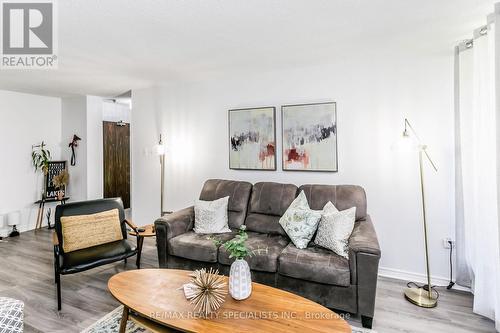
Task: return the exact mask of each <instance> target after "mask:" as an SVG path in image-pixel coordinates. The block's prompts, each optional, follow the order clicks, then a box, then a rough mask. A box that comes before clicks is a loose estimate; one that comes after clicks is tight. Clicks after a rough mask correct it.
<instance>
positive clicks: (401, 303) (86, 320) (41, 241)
mask: <svg viewBox="0 0 500 333" xmlns="http://www.w3.org/2000/svg"><path fill="white" fill-rule="evenodd" d="M51 232H52V231H49V230H47V229H42V230H38V231H36V232H35V231H28V232H25V233H22V234H21V236H20V237H17V238H13V239H9V238H7V239H5V240H4V241H2V242H0V296H4V297H12V298H16V299H20V300H22V301H24V303H25V319H24V322H25V332H58V333H70V332H80V331H81V330H83V329H84V328H86V327H88V326H90V325H91V324H92V323H94V322H95V321H96V320H97V319H99V318H101V317H102V316H104V315H105V314H107V313H108V312H110V311H112V310H113V309H115V308H116V307H117V306H118V305H119V304H118V302H117V301H115V300H114V299H113V297H112V296H111V295H110V294H109V292H108V291H107V281H108V279H109V278H110V277H111V276H112V275H114V274H116V273H118V272H121V271H124V270H127V269H135V258H131V259H129V261H128V264H127V265H125V264H124V263H123V262H120V263H115V264H110V265H106V266H102V267H98V268H95V269H92V270H89V271H86V272H82V273H79V274H74V275H66V276H62V277H61V278H62V303H63V307H62V311H60V312H58V311H57V305H56V288H55V284H54V271H53V254H52V243H51ZM142 267H145V268H146V267H158V261H157V254H156V248H155V243H154V239H152V238H149V239H146V240H145V242H144V249H143V256H142ZM404 286H405V282H404V281H400V280H394V279H388V278H382V277H381V278H380V279H379V284H378V290H377V302H376V310H375V320H374V327H373V328H374V330H376V331H377V332H378V333H392V332H422V333H424V332H425V333H429V332H443V333H444V332H453V333H461V332H495V329H494V324H493V322H492V321H490V320H488V319H486V318H484V317H481V316H478V315H476V314H474V313H472V295H470V294H469V293H466V292H461V291H454V290H452V291H447V290H446V289H445V288H440V289H439V291H440V293H441V296H440V299H439V305H438V307H437V308H435V309H422V308H419V307H416V306H414V305H412V304H410V303H408V302H407V301H406V300H405V299H404V298H403V296H402V290H403V288H404ZM350 322H351V324H352V325H356V326H360V323H359V319H357V318H351V320H350Z"/></svg>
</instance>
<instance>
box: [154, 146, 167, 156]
mask: <svg viewBox="0 0 500 333" xmlns="http://www.w3.org/2000/svg"><path fill="white" fill-rule="evenodd" d="M166 149H167V148H166V147H165V145H164V144H159V145H156V146H155V152H156V155H158V156H162V155H165V151H166Z"/></svg>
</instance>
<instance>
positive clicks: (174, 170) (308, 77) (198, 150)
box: [132, 50, 454, 278]
mask: <svg viewBox="0 0 500 333" xmlns="http://www.w3.org/2000/svg"><path fill="white" fill-rule="evenodd" d="M337 59H343V61H339V62H337V63H336V64H332V65H328V66H317V67H309V68H296V69H293V70H280V71H274V72H269V71H265V72H264V71H262V72H255V73H242V74H230V73H227V74H221V75H220V76H219V77H217V78H214V79H207V80H206V81H204V82H195V83H186V82H184V83H183V82H174V83H169V84H165V86H163V87H161V88H155V89H149V90H142V91H135V92H133V97H132V100H133V105H134V108H133V111H132V118H133V122H132V124H133V137H132V142H133V150H134V159H133V166H132V168H133V178H132V182H133V188H132V195H133V200H134V201H133V210H134V213H138V216H140V218H141V220H140V221H139V223H141V224H142V223H151V222H152V221H153V219H154V218H155V217H156V216H158V214H157V213H156V211H158V207H159V203H158V199H157V198H158V197H159V195H158V182H159V175H158V171H159V169H158V168H159V167H158V165H157V161H156V159H154V158H150V157H146V156H144V153H143V151H144V149H145V148H147V147H150V146H151V145H154V143H155V140H156V139H157V137H156V135H157V133H158V132H159V131H160V129H161V131H163V133H164V134H166V142H167V146H168V154H167V171H166V184H165V185H166V199H165V205H166V209H169V210H176V209H180V208H182V207H185V206H188V205H191V204H192V202H193V200H194V199H195V198H196V197H197V196H198V194H199V191H200V188H201V186H202V183H203V182H204V181H205V180H206V179H207V178H215V177H218V178H228V179H241V180H247V181H250V182H257V181H278V182H291V183H295V184H297V185H299V184H305V183H322V184H358V185H361V186H363V187H364V188H365V189H366V191H367V195H368V211H369V213H370V214H371V215H372V217H373V220H374V223H375V226H376V230H377V233H378V236H379V241H380V244H381V247H382V259H381V267H383V268H387V269H389V271H395V272H399V271H405V272H410V273H416V274H424V273H425V261H424V248H423V235H422V224H421V201H420V192H419V178H418V168H417V155H416V153H415V154H410V155H404V154H403V155H401V154H400V153H397V152H394V151H393V150H391V146H392V145H393V143H394V141H395V140H396V139H397V138H398V136H399V135H400V133H401V132H402V127H403V119H404V117H405V116H407V117H408V118H409V119H410V121H412V123H413V125H414V127H415V128H416V129H417V130H418V131H419V134H420V136H421V137H422V138H425V140H426V142H427V143H428V145H429V147H430V148H429V153H430V154H431V155H432V156H433V157H434V159H435V161H436V163H437V165H438V167H439V172H438V173H434V172H432V171H431V169H430V168H429V167H428V166H427V167H426V177H427V179H426V185H427V195H428V202H427V203H428V218H429V225H430V227H429V229H430V230H429V239H430V253H431V258H430V259H431V273H432V275H433V276H437V277H442V278H445V277H447V276H448V274H449V272H448V252H447V251H446V250H444V249H443V248H442V242H441V239H442V238H444V237H448V236H451V235H453V234H454V209H453V202H454V182H453V179H454V176H453V168H454V160H453V151H454V145H453V107H452V100H453V95H452V93H453V85H452V84H453V55H452V53H451V52H450V54H429V55H422V54H419V55H416V54H405V55H403V54H400V55H398V54H392V55H390V54H389V52H387V53H384V54H375V53H374V52H372V53H369V52H368V50H363V52H360V54H359V56H358V57H356V56H352V55H349V56H346V57H344V58H341V57H340V58H339V57H338V58H337ZM330 100H333V101H336V102H337V112H338V150H339V154H338V156H339V172H338V173H314V172H309V173H307V172H293V173H291V172H283V171H280V170H279V169H281V155H280V154H281V137H280V133H281V125H280V124H281V112H280V109H279V106H280V105H283V104H293V103H307V102H321V101H330ZM273 105H274V106H276V107H277V121H276V123H277V147H278V171H276V172H265V171H236V170H229V168H228V129H227V110H228V109H231V108H239V107H258V106H273ZM145 118H147V119H145ZM153 119H155V120H156V123H155V122H154V121H153ZM139 212H140V213H139ZM136 220H137V218H136Z"/></svg>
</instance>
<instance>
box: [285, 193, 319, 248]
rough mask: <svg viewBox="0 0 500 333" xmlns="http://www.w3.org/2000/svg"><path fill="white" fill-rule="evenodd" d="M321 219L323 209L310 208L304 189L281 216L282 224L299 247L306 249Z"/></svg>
mask: <svg viewBox="0 0 500 333" xmlns="http://www.w3.org/2000/svg"><path fill="white" fill-rule="evenodd" d="M320 219H321V211H317V210H312V209H311V208H309V204H308V203H307V198H306V195H305V193H304V191H302V192H300V194H299V196H298V197H297V198H295V200H294V201H293V202H292V203H291V205H290V207H288V209H287V210H286V212H285V214H283V216H282V217H281V218H280V222H279V223H280V225H281V226H282V227H283V229H284V230H285V232H286V234H287V235H288V237H290V239H291V240H292V243H293V244H294V245H295V246H296V247H297V248H299V249H305V248H306V247H307V244H309V242H310V241H311V239H312V238H313V235H314V233H315V232H316V229H317V228H318V223H319V220H320Z"/></svg>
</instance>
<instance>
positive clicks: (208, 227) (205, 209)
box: [194, 197, 231, 234]
mask: <svg viewBox="0 0 500 333" xmlns="http://www.w3.org/2000/svg"><path fill="white" fill-rule="evenodd" d="M228 203H229V197H224V198H220V199H217V200H214V201H203V200H196V201H195V203H194V232H195V233H197V234H220V233H223V232H231V229H229V225H228V218H227V206H228Z"/></svg>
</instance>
